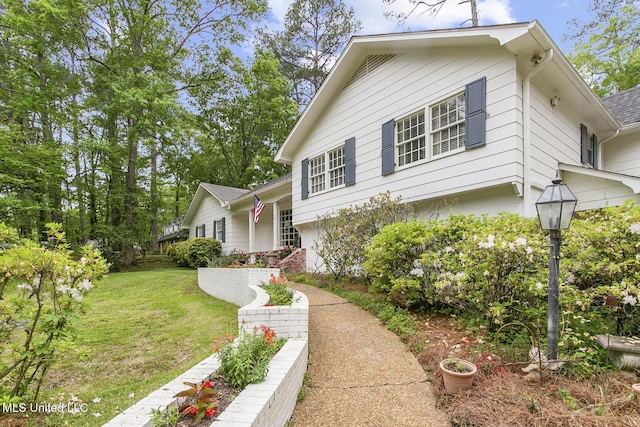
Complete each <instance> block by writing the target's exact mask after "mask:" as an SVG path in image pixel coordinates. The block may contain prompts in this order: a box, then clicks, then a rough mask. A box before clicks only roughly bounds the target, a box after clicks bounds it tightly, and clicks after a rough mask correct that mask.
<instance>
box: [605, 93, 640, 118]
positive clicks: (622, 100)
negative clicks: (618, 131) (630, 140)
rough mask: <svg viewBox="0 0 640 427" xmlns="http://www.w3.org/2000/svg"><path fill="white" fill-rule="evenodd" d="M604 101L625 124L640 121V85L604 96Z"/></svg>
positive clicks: (612, 112)
mask: <svg viewBox="0 0 640 427" xmlns="http://www.w3.org/2000/svg"><path fill="white" fill-rule="evenodd" d="M602 103H603V104H604V105H605V107H607V108H608V109H609V111H611V114H613V116H614V117H615V118H616V119H617V120H618V121H619V122H620V123H621V124H622V125H623V126H624V125H631V124H634V123H640V86H636V87H634V88H632V89H627V90H625V91H622V92H619V93H616V94H615V95H610V96H607V97H606V98H602Z"/></svg>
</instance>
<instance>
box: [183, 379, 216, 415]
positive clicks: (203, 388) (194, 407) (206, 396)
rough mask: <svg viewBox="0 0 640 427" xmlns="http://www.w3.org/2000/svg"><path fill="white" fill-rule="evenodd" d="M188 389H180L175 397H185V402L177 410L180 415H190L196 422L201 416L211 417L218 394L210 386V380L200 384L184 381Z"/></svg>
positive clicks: (214, 410) (213, 413)
mask: <svg viewBox="0 0 640 427" xmlns="http://www.w3.org/2000/svg"><path fill="white" fill-rule="evenodd" d="M185 384H186V385H188V386H189V388H188V389H186V390H184V391H181V392H179V393H177V394H176V395H175V397H186V398H187V399H186V402H185V403H184V404H183V405H181V406H180V407H179V408H178V410H179V411H180V413H181V414H182V415H190V416H192V417H194V418H195V422H196V423H197V422H198V421H200V420H201V419H202V418H204V417H205V416H206V417H209V418H211V417H213V416H214V415H215V413H216V408H217V407H218V403H219V400H218V397H220V394H219V393H218V392H217V391H215V390H214V389H213V388H212V385H211V382H209V381H205V382H204V383H202V384H196V383H190V382H185Z"/></svg>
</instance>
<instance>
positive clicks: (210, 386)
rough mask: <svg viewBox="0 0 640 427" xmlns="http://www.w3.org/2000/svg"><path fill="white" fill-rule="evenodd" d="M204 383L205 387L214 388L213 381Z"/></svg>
mask: <svg viewBox="0 0 640 427" xmlns="http://www.w3.org/2000/svg"><path fill="white" fill-rule="evenodd" d="M202 385H203V386H204V388H213V385H212V384H211V381H207V382H205V383H204V384H202Z"/></svg>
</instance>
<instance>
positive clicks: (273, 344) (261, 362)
mask: <svg viewBox="0 0 640 427" xmlns="http://www.w3.org/2000/svg"><path fill="white" fill-rule="evenodd" d="M284 343H285V339H284V338H278V337H276V333H275V331H274V330H273V329H270V328H269V327H267V326H265V325H262V326H260V328H257V329H256V331H254V333H253V334H243V335H242V336H241V337H240V338H239V339H238V340H237V341H233V340H232V337H231V336H229V335H227V336H226V337H225V340H224V342H223V343H222V345H221V346H220V340H219V339H216V342H215V346H214V350H215V351H216V352H217V353H218V356H219V357H220V371H219V373H220V375H222V376H223V377H224V379H225V380H226V381H227V382H228V383H229V384H231V385H232V386H234V387H237V388H239V389H242V388H244V387H246V386H247V385H248V384H256V383H259V382H262V381H264V379H265V377H266V376H267V371H268V365H269V361H270V360H271V357H272V356H273V355H274V354H276V353H277V352H278V350H280V349H281V348H282V346H283V345H284Z"/></svg>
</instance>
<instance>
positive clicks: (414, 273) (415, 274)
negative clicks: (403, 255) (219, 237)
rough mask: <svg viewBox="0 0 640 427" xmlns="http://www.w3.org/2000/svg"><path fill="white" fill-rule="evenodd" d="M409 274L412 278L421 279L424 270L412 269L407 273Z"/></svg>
mask: <svg viewBox="0 0 640 427" xmlns="http://www.w3.org/2000/svg"><path fill="white" fill-rule="evenodd" d="M409 274H411V275H412V276H418V277H421V276H424V270H423V269H421V268H414V269H413V270H411V271H410V272H409Z"/></svg>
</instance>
